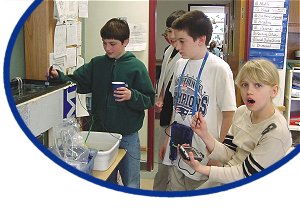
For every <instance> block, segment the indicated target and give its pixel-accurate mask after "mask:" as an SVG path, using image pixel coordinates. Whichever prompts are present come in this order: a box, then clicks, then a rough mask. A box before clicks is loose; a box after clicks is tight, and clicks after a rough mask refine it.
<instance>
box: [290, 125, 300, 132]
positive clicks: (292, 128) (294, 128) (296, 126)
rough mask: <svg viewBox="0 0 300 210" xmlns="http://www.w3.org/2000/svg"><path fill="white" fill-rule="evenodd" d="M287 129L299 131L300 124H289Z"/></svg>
mask: <svg viewBox="0 0 300 210" xmlns="http://www.w3.org/2000/svg"><path fill="white" fill-rule="evenodd" d="M289 129H290V130H291V131H300V126H299V125H289Z"/></svg>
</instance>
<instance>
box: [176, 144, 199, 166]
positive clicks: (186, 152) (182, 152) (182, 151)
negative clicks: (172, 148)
mask: <svg viewBox="0 0 300 210" xmlns="http://www.w3.org/2000/svg"><path fill="white" fill-rule="evenodd" d="M189 152H192V153H193V155H194V159H195V160H198V161H200V162H201V161H202V160H203V158H204V155H203V154H202V153H201V152H199V151H198V150H197V149H195V148H194V147H184V146H182V145H181V146H180V147H179V153H180V155H181V157H182V158H183V159H185V160H191V158H190V155H189Z"/></svg>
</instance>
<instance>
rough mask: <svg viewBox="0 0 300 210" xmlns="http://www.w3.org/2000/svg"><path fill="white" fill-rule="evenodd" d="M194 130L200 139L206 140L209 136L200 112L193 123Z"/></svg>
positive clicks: (196, 114) (193, 119)
mask: <svg viewBox="0 0 300 210" xmlns="http://www.w3.org/2000/svg"><path fill="white" fill-rule="evenodd" d="M191 128H192V130H193V131H194V132H195V133H196V134H197V135H198V136H199V137H200V138H202V139H203V138H205V136H207V135H208V130H207V124H206V121H205V120H204V117H203V116H202V114H200V113H199V112H196V113H195V115H194V117H193V118H192V122H191Z"/></svg>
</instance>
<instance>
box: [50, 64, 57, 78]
mask: <svg viewBox="0 0 300 210" xmlns="http://www.w3.org/2000/svg"><path fill="white" fill-rule="evenodd" d="M48 73H49V77H50V78H51V79H57V78H58V77H59V75H58V72H57V70H56V69H54V68H53V66H50V68H49V70H48Z"/></svg>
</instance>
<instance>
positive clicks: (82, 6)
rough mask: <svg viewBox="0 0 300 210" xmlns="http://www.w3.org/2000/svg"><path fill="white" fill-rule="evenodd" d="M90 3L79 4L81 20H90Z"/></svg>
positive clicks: (81, 2) (80, 2)
mask: <svg viewBox="0 0 300 210" xmlns="http://www.w3.org/2000/svg"><path fill="white" fill-rule="evenodd" d="M88 14H89V12H88V1H87V0H86V1H79V2H78V16H79V17H80V18H88V16H89V15H88Z"/></svg>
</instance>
